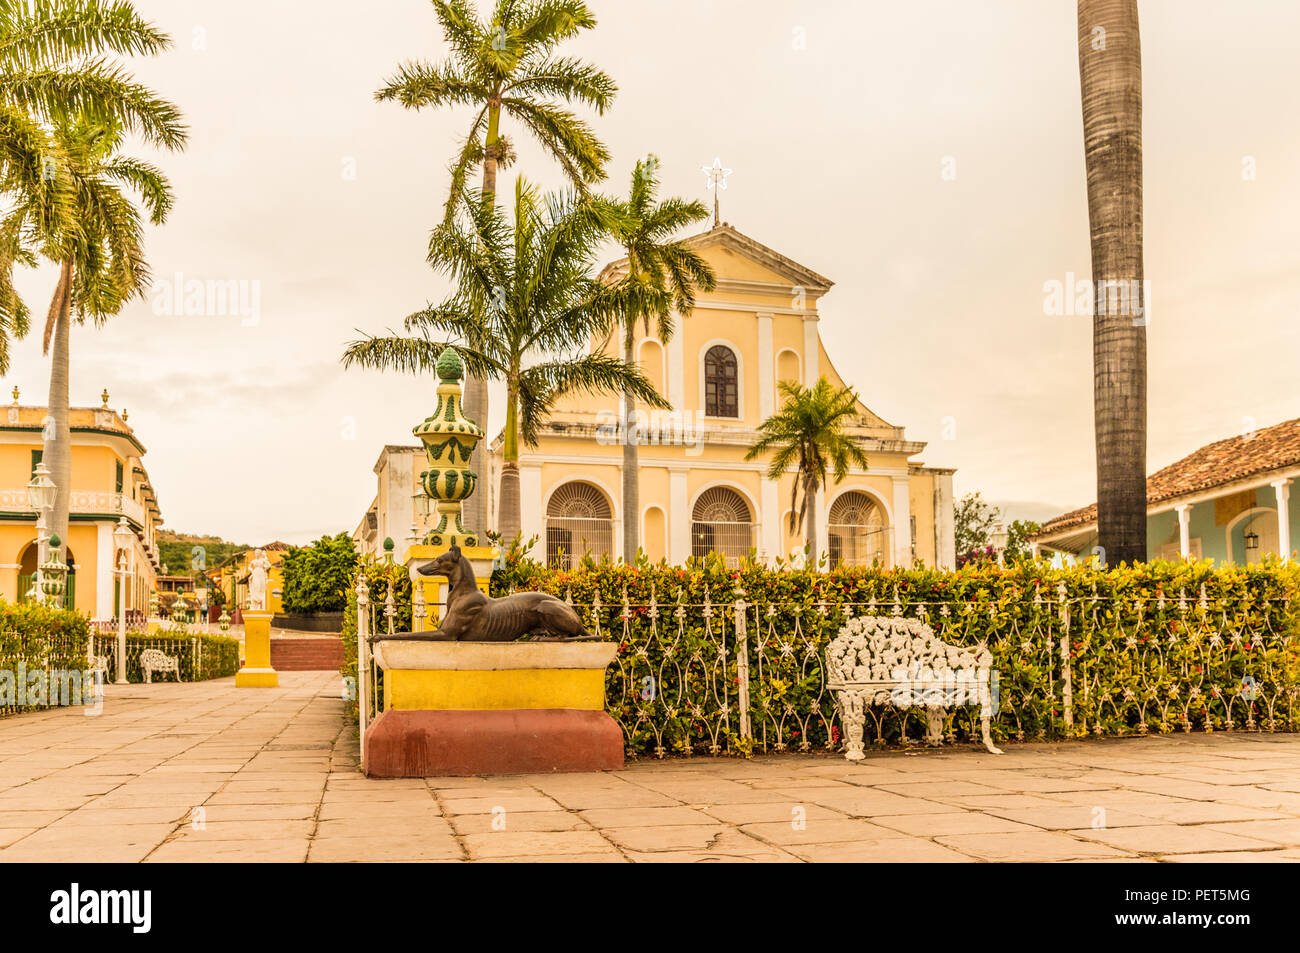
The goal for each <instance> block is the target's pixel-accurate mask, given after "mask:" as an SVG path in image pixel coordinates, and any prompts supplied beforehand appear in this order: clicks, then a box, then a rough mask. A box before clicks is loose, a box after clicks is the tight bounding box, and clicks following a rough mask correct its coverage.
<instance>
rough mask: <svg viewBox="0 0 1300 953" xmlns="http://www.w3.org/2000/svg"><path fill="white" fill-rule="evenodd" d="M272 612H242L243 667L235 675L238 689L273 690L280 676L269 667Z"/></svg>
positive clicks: (278, 682)
mask: <svg viewBox="0 0 1300 953" xmlns="http://www.w3.org/2000/svg"><path fill="white" fill-rule="evenodd" d="M274 615H275V613H274V612H262V611H253V610H249V611H245V612H244V667H243V668H241V669H240V670H239V671H238V672H236V673H235V685H236V686H237V687H239V688H275V687H276V686H277V685H279V684H280V676H279V675H278V674H277V673H276V671H275V669H273V668H272V667H271V618H272V617H273V616H274Z"/></svg>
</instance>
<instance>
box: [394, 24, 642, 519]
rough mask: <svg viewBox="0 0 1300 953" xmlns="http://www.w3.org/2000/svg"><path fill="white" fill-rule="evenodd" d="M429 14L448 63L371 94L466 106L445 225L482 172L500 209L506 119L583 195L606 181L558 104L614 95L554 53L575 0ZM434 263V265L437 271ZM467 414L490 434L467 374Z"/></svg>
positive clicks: (482, 509) (404, 72)
mask: <svg viewBox="0 0 1300 953" xmlns="http://www.w3.org/2000/svg"><path fill="white" fill-rule="evenodd" d="M432 2H433V12H434V15H435V16H436V17H437V18H438V24H439V25H440V26H441V27H442V34H443V38H444V39H445V40H446V41H447V43H448V44H449V45H450V47H451V57H450V59H448V60H447V61H446V62H443V63H440V64H435V63H423V62H412V63H404V64H402V65H401V66H400V67H399V68H398V71H397V73H396V74H395V75H394V76H392V77H391V78H389V79H388V80H387V81H386V82H385V83H384V85H383V86H382V87H381V88H380V89H379V90H378V91H377V92H376V93H375V99H377V100H379V101H381V102H383V101H388V100H397V101H398V102H400V103H401V104H402V105H403V106H405V107H407V108H408V109H423V108H425V107H432V108H443V107H448V106H470V107H472V108H473V109H474V118H473V120H472V122H471V123H470V127H469V132H468V133H467V134H466V136H465V140H464V142H463V143H462V145H461V147H460V152H459V153H458V154H457V156H456V158H455V160H454V161H453V163H452V167H451V188H450V190H449V192H448V195H447V205H446V209H445V213H444V217H443V226H444V227H446V226H449V225H450V223H451V221H452V218H453V216H454V215H455V206H456V202H457V201H458V200H459V199H460V197H461V196H462V195H463V194H464V193H465V189H466V185H467V182H468V178H469V175H470V173H471V172H472V171H473V170H474V169H475V168H476V167H478V166H479V165H482V168H483V184H482V187H481V188H480V190H479V196H480V199H481V200H482V201H485V202H487V203H488V204H489V205H491V204H493V203H495V201H496V190H497V184H496V183H497V171H498V170H499V169H505V168H507V167H508V166H509V164H510V162H511V161H512V160H513V159H514V155H515V153H514V146H513V144H512V142H511V141H510V139H509V138H507V137H506V136H505V135H504V134H503V133H502V131H501V117H502V114H504V115H506V116H508V117H510V118H512V119H514V120H516V121H517V122H518V123H519V124H520V125H522V126H523V127H524V128H525V129H526V130H527V131H528V132H529V134H530V135H532V137H533V138H534V139H536V140H537V142H538V143H540V144H541V146H542V148H543V149H544V150H545V151H546V152H547V153H548V154H549V155H551V156H552V157H554V158H555V159H556V160H557V161H558V162H559V163H560V165H561V166H562V167H563V169H564V171H565V174H566V175H567V176H568V178H569V180H570V181H571V182H573V184H574V185H576V186H578V187H579V188H583V187H585V186H586V185H587V184H588V183H591V182H596V181H599V180H600V179H602V178H604V165H605V162H606V161H607V160H608V158H609V153H608V152H607V151H606V149H605V147H604V145H602V144H601V142H600V140H599V139H597V138H596V136H595V134H594V133H593V132H592V130H591V128H590V127H589V126H588V125H587V124H586V123H585V122H583V121H582V120H580V119H578V118H577V117H576V116H575V115H574V114H573V113H571V112H569V111H568V110H566V109H564V108H563V107H562V106H561V105H560V101H563V102H565V103H572V102H574V101H577V102H580V103H584V104H586V105H589V106H592V107H594V108H595V109H596V111H597V112H598V113H604V111H605V109H606V108H607V107H608V106H609V105H610V103H612V102H613V101H614V93H615V92H616V90H617V87H616V86H615V84H614V81H613V80H612V79H610V78H609V77H608V76H607V75H605V73H603V72H601V71H600V70H598V69H596V68H595V67H594V66H591V65H589V64H587V63H584V62H582V61H581V60H575V59H571V58H568V57H557V56H555V55H553V54H554V52H555V48H556V47H557V46H558V45H559V44H560V43H562V42H564V41H565V40H568V39H571V38H573V37H575V36H577V35H578V34H579V33H580V32H581V31H582V30H590V29H592V28H593V27H594V26H595V25H596V18H595V17H594V16H592V14H591V11H589V10H588V9H587V5H586V4H585V3H582V2H580V0H533V2H529V3H523V2H520V0H496V5H495V7H494V8H493V11H492V14H491V17H490V18H489V19H487V20H481V19H480V18H479V16H478V14H477V13H476V12H475V10H474V9H473V7H472V6H471V5H470V4H469V3H468V2H467V0H432ZM435 264H438V263H437V262H435ZM464 406H465V414H466V416H468V417H470V418H471V419H473V420H476V421H477V422H478V423H479V424H481V425H483V427H484V428H486V427H487V417H488V393H487V382H486V381H484V380H482V379H481V378H478V377H475V376H473V375H471V376H470V378H469V379H468V380H467V381H466V384H465V402H464ZM484 452H485V448H484V447H483V446H482V445H480V446H478V447H475V449H474V454H473V456H472V458H471V461H470V466H471V467H472V468H473V469H474V470H476V471H477V472H479V473H482V472H484V467H483V460H484V456H483V454H484ZM465 515H466V518H467V520H468V521H469V524H470V525H471V526H472V527H474V528H475V529H478V530H483V529H486V524H487V508H486V505H485V498H484V496H483V495H482V494H476V495H474V496H471V497H470V498H469V499H468V500H467V501H466V514H465Z"/></svg>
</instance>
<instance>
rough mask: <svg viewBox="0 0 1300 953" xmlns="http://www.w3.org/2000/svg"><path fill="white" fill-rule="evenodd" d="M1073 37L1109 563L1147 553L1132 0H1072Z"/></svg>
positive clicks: (1138, 58)
mask: <svg viewBox="0 0 1300 953" xmlns="http://www.w3.org/2000/svg"><path fill="white" fill-rule="evenodd" d="M1078 41H1079V85H1080V88H1081V91H1082V100H1083V147H1084V156H1085V159H1086V162H1087V169H1088V223H1089V227H1090V237H1091V240H1092V282H1093V288H1094V295H1095V299H1096V300H1095V304H1094V311H1093V320H1092V354H1093V358H1092V360H1093V413H1094V430H1095V434H1096V444H1097V533H1098V537H1099V538H1098V543H1099V545H1100V546H1101V548H1102V552H1103V554H1104V555H1103V558H1104V559H1106V560H1107V561H1108V562H1109V563H1111V564H1112V565H1114V564H1117V563H1120V562H1128V563H1135V562H1141V561H1143V560H1145V559H1146V555H1147V526H1146V522H1147V521H1146V511H1147V498H1146V449H1147V448H1146V443H1147V341H1146V327H1145V324H1146V322H1145V318H1142V317H1135V315H1144V314H1145V301H1144V300H1143V294H1144V288H1143V267H1142V51H1141V44H1140V40H1139V37H1138V11H1137V0H1079V7H1078ZM1118 282H1123V285H1118ZM1112 287H1122V288H1125V289H1130V288H1131V289H1134V293H1133V294H1132V295H1131V299H1130V300H1131V301H1133V302H1135V303H1136V308H1129V309H1124V308H1120V309H1116V308H1114V307H1113V303H1114V299H1113V297H1112V295H1111V294H1110V293H1108V292H1109V289H1111V288H1112ZM1124 298H1125V296H1122V295H1121V296H1120V299H1121V300H1124ZM1119 312H1124V313H1119Z"/></svg>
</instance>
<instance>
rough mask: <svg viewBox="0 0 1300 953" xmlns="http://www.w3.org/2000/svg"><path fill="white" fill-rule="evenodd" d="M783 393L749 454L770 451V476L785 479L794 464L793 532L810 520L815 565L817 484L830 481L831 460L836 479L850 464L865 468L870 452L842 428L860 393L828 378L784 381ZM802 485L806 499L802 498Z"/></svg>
mask: <svg viewBox="0 0 1300 953" xmlns="http://www.w3.org/2000/svg"><path fill="white" fill-rule="evenodd" d="M781 394H782V396H783V397H784V400H783V401H782V402H781V409H780V410H779V411H777V412H776V413H775V414H773V415H772V416H771V417H768V418H767V420H765V421H763V423H762V424H760V425H759V428H758V432H759V434H760V436H759V438H758V440H757V441H756V442H755V443H754V445H753V446H751V447H750V448H749V451H748V452H747V453H746V454H745V459H746V460H753V459H755V458H757V457H759V456H762V455H763V454H766V453H772V459H771V461H770V462H769V463H768V467H767V478H768V479H769V480H779V479H781V477H782V476H783V475H784V474H785V472H786V471H787V470H788V469H789V468H790V465H791V464H794V467H795V478H794V483H793V484H792V485H791V487H790V531H791V532H796V531H797V530H798V529H799V528H800V527H801V526H802V525H805V524H806V525H807V529H806V530H804V546H805V549H806V550H807V553H808V561H809V565H813V564H815V563H816V560H817V497H816V493H817V487H818V486H819V485H820V486H821V487H822V488H823V489H825V487H826V485H827V479H826V468H827V465H828V464H829V465H830V467H831V469H832V471H833V472H834V474H835V482H836V483H838V482H840V481H841V480H843V479H844V477H846V476H847V475H848V472H849V467H850V466H854V465H856V466H859V467H861V468H862V469H864V470H865V469H866V468H867V455H866V454H865V453H863V452H862V448H861V447H859V446H858V445H857V444H856V443H854V442H853V438H852V437H849V436H848V435H847V434H845V433H844V429H843V427H844V420H845V418H848V417H852V416H854V415H855V414H856V413H857V401H858V395H857V394H856V393H854V391H853V388H852V387H844V388H841V389H840V390H838V391H837V390H835V388H833V387H832V386H831V383H830V381H828V380H827V379H826V378H825V377H820V378H818V380H817V383H816V384H814V385H813V386H812V387H802V386H800V385H799V384H796V383H793V382H792V381H781ZM801 489H802V490H803V501H802V503H800V502H799V491H800V490H801ZM796 503H798V505H797V506H796Z"/></svg>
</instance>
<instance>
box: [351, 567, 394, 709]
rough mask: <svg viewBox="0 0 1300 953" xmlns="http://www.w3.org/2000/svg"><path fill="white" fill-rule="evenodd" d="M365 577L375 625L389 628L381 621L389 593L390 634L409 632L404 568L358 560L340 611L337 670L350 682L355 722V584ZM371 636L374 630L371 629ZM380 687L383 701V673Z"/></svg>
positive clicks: (386, 622)
mask: <svg viewBox="0 0 1300 953" xmlns="http://www.w3.org/2000/svg"><path fill="white" fill-rule="evenodd" d="M362 573H364V574H365V577H366V585H367V586H368V587H369V588H370V596H369V598H370V613H371V619H372V620H373V624H374V625H382V626H383V627H384V629H385V630H387V628H388V620H387V619H386V618H385V617H384V614H383V612H384V601H385V600H386V599H387V597H388V593H389V591H390V588H391V591H392V593H393V603H394V606H395V608H396V610H397V615H396V616H395V617H394V619H393V631H395V632H402V631H409V630H410V628H411V577H410V575H409V574H408V573H407V570H406V567H405V566H399V565H398V564H396V563H393V562H389V561H388V560H387V559H382V558H381V559H376V558H375V557H374V556H371V555H368V554H367V555H366V556H363V557H361V559H360V560H359V561H358V563H357V568H356V569H355V570H354V571H353V574H352V579H351V581H350V582H349V583H348V599H347V604H346V605H345V606H344V609H343V627H342V632H341V636H342V640H343V665H342V666H341V667H340V668H339V674H341V675H342V676H343V677H344V678H345V679H351V680H352V681H351V682H347V683H346V684H349V685H351V686H353V689H354V690H353V692H352V698H351V701H350V702H349V709H348V710H349V712H350V713H351V715H352V717H353V718H354V719H355V718H356V717H357V703H358V699H357V695H358V693H357V692H356V691H355V686H356V684H357V682H356V678H357V580H358V579H359V578H360V577H361V574H362ZM371 631H372V632H373V631H374V629H373V628H372V629H371ZM379 679H380V685H379V691H380V695H379V697H380V698H382V697H383V694H382V692H383V673H382V672H381V673H380V675H379Z"/></svg>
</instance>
